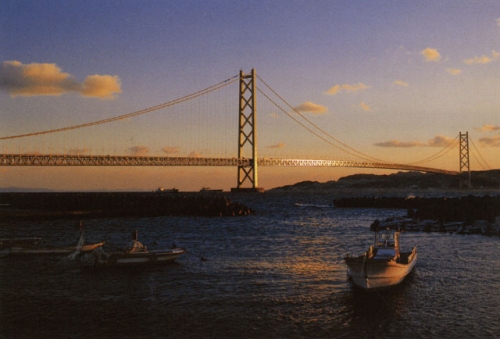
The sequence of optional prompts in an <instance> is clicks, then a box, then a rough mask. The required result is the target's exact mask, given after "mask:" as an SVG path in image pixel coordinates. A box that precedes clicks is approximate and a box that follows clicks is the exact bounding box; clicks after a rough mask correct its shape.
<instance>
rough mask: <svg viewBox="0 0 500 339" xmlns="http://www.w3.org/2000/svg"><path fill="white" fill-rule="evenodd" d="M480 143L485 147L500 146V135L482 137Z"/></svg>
mask: <svg viewBox="0 0 500 339" xmlns="http://www.w3.org/2000/svg"><path fill="white" fill-rule="evenodd" d="M479 143H480V144H481V146H484V147H500V135H495V136H494V137H491V138H480V139H479Z"/></svg>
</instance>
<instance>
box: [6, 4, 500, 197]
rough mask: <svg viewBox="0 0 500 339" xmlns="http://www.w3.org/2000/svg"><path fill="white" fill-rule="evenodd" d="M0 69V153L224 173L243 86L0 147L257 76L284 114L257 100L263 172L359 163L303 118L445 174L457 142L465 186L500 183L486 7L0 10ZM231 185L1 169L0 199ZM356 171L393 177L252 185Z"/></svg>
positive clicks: (182, 175) (498, 67)
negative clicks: (485, 180)
mask: <svg viewBox="0 0 500 339" xmlns="http://www.w3.org/2000/svg"><path fill="white" fill-rule="evenodd" d="M0 63H1V65H0V102H1V105H0V119H1V121H2V123H1V124H0V149H1V151H2V153H3V154H5V153H22V154H24V153H27V154H28V153H41V154H47V153H51V154H56V153H57V154H102V155H105V154H119V155H122V154H125V155H150V156H207V157H216V156H222V157H233V156H235V155H234V154H235V153H236V152H237V133H238V130H237V127H238V120H237V119H238V85H237V82H235V83H232V84H231V85H228V86H227V87H226V88H224V89H222V90H220V91H218V92H217V93H213V94H210V95H208V96H207V97H206V98H205V97H203V98H199V99H196V100H193V101H191V103H189V104H187V103H186V104H182V105H178V106H176V107H175V108H167V109H163V110H159V111H155V112H153V113H148V114H145V115H140V116H138V117H132V118H127V119H120V120H119V121H116V122H112V123H108V124H103V125H99V126H92V127H87V128H81V129H77V130H72V131H66V132H60V133H52V134H47V135H41V136H34V137H23V138H14V139H6V138H5V137H10V136H18V135H24V134H32V133H36V132H40V131H48V130H53V129H60V128H65V127H69V126H77V125H81V124H87V123H91V122H95V121H100V120H105V119H112V118H115V117H119V116H122V115H126V114H129V113H132V112H136V111H139V110H142V109H145V108H149V107H153V106H156V105H159V104H162V103H165V102H169V101H172V100H175V99H178V98H181V97H184V96H186V95H189V94H192V93H195V92H197V91H199V90H202V89H204V88H207V87H209V86H211V85H214V84H217V83H220V82H222V81H225V80H228V79H236V78H235V77H236V76H237V75H238V74H239V72H240V70H241V71H243V72H245V73H246V74H248V73H250V72H251V70H252V69H255V71H256V73H257V75H258V79H257V86H258V88H259V89H262V91H263V92H264V93H267V94H270V93H272V92H271V91H275V92H276V93H278V94H279V96H280V97H282V98H284V99H285V100H286V104H288V105H289V106H286V105H283V104H281V105H282V106H280V107H278V106H276V105H273V103H272V102H271V101H269V100H268V99H267V98H266V97H265V96H264V93H260V92H259V93H257V95H258V97H257V98H258V101H257V102H258V104H257V113H258V122H257V128H258V129H257V131H258V134H257V135H258V153H259V156H261V157H279V158H313V159H323V158H326V159H339V160H346V159H348V160H358V159H357V158H355V156H354V155H353V154H352V153H353V152H351V151H350V152H344V151H341V150H339V147H338V145H339V144H338V143H337V142H334V143H335V144H336V145H337V146H333V145H331V144H330V143H325V142H324V140H322V139H321V138H319V137H317V135H314V134H312V133H311V132H310V131H308V130H306V129H305V128H303V126H301V125H299V124H297V123H296V122H294V121H293V119H290V117H289V115H294V114H298V113H300V114H302V116H303V117H305V118H306V119H307V121H310V122H312V123H313V124H314V125H315V126H318V127H320V128H321V129H322V130H323V131H325V132H326V133H328V135H329V136H333V138H335V139H336V140H338V141H340V142H341V143H342V144H343V145H347V146H348V149H349V150H351V149H352V150H355V152H354V153H356V154H363V155H366V156H369V157H370V158H376V159H381V160H383V161H384V162H396V163H416V164H418V165H421V166H426V167H435V168H442V169H448V170H455V171H458V170H459V150H458V146H456V143H457V138H458V135H459V133H460V132H462V133H465V132H468V135H469V141H470V151H471V156H470V163H471V170H486V169H497V168H500V121H499V116H500V114H499V113H500V95H499V93H500V76H499V75H500V2H499V1H496V0H494V1H493V0H491V1H489V0H470V1H468V0H463V1H454V0H443V1H439V0H438V1H436V0H422V1H406V0H403V1H379V0H367V1H363V0H360V1H336V0H330V1H299V0H287V1H278V0H275V1H249V0H247V1H238V0H236V1H229V0H228V1H216V0H213V1H210V0H204V1H201V0H182V1H181V0H170V1H135V0H129V1H106V0H99V1H93V0H89V1H84V2H81V1H52V0H40V1H36V2H32V1H17V0H3V1H2V6H0ZM261 80H263V81H264V82H265V84H264V83H263V82H261ZM266 85H267V86H266ZM297 116H298V115H297ZM299 119H302V118H301V117H299ZM307 124H308V123H307ZM2 138H3V139H2ZM342 144H340V145H342ZM453 145H455V147H454V148H452V149H451V150H449V151H448V152H445V151H443V150H445V149H446V147H448V146H449V147H450V148H451V146H453ZM341 148H344V150H345V149H346V147H344V146H342V147H341ZM435 155H442V156H440V157H437V156H436V157H435ZM434 158H436V159H434ZM426 159H433V160H432V161H428V162H425V161H424V160H426ZM236 173H237V169H236V168H232V167H229V168H225V167H197V168H191V167H168V168H165V167H162V168H159V167H157V168H150V167H113V168H111V167H86V168H83V167H73V168H63V167H43V168H42V167H29V168H28V167H27V168H21V167H0V188H8V187H22V188H33V189H40V188H48V189H53V190H153V189H156V188H157V187H165V188H171V187H177V188H179V189H181V190H187V191H190V190H191V191H192V190H199V189H200V188H201V187H204V186H210V187H213V188H223V189H225V190H228V189H230V188H231V187H235V186H236V181H237V179H236ZM355 173H374V174H386V173H391V172H388V171H386V170H379V169H354V168H272V167H260V168H259V186H261V187H264V188H266V189H269V188H273V187H278V186H282V185H289V184H293V183H296V182H299V181H303V180H316V181H320V182H325V181H330V180H338V178H340V177H343V176H346V175H350V174H355Z"/></svg>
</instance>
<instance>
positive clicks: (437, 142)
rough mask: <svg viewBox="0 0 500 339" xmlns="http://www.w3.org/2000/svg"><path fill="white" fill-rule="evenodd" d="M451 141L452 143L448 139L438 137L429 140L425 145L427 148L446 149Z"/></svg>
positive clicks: (450, 139)
mask: <svg viewBox="0 0 500 339" xmlns="http://www.w3.org/2000/svg"><path fill="white" fill-rule="evenodd" d="M452 141H453V139H452V138H450V137H447V136H441V135H439V136H437V137H434V138H433V139H431V140H429V142H428V143H427V146H429V147H446V146H448V145H449V144H450V143H451V142H452Z"/></svg>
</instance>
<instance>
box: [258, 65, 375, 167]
mask: <svg viewBox="0 0 500 339" xmlns="http://www.w3.org/2000/svg"><path fill="white" fill-rule="evenodd" d="M257 77H258V78H259V80H260V81H261V82H262V83H263V84H264V85H265V86H266V87H267V88H268V89H269V90H270V91H271V92H273V93H274V95H276V96H277V97H278V98H279V99H280V100H281V101H283V102H284V103H285V104H286V105H287V106H288V107H290V109H292V111H293V112H295V113H296V114H298V115H299V116H300V117H301V118H302V119H304V120H305V121H307V122H308V123H309V124H311V125H312V126H313V127H314V128H316V129H317V130H319V131H320V132H321V133H323V134H325V135H326V136H327V137H328V138H330V139H332V140H334V141H335V142H337V143H339V144H340V145H342V146H344V147H345V148H347V149H349V150H350V151H347V150H344V149H342V148H341V147H339V146H337V145H335V144H333V143H331V142H329V141H327V140H326V139H324V138H323V137H321V136H319V135H318V134H317V133H316V132H313V131H312V130H311V129H309V128H307V127H305V126H304V125H303V124H302V123H300V122H298V121H297V120H296V119H294V118H293V117H292V116H291V115H290V114H289V113H288V112H286V111H284V110H283V109H282V108H281V107H280V109H282V110H283V112H284V113H285V114H287V115H288V116H289V117H291V118H292V119H293V120H295V121H296V122H297V123H299V124H300V125H301V126H302V127H304V128H306V129H307V130H308V131H310V132H311V133H313V134H314V135H316V136H317V137H319V138H321V139H322V140H324V141H326V142H327V143H329V144H330V145H332V146H334V147H336V148H338V149H340V150H342V151H343V152H346V153H348V154H350V155H353V156H356V157H359V158H362V159H364V160H369V161H376V162H384V161H383V160H380V159H377V158H374V157H372V156H369V155H367V154H364V153H362V152H360V151H358V150H356V149H354V148H352V147H350V146H349V145H347V144H345V143H343V142H341V141H340V140H338V139H336V138H335V137H333V136H332V135H331V134H330V133H328V132H326V131H325V130H323V129H322V128H321V127H319V126H318V125H316V124H315V123H313V122H312V121H311V120H309V119H307V118H306V117H305V116H304V115H303V114H301V113H300V112H299V111H297V110H296V109H295V108H294V107H293V106H292V105H290V104H289V103H288V102H287V101H286V100H285V99H284V98H283V97H281V96H280V95H279V94H278V93H277V92H276V91H275V90H273V89H272V88H271V87H270V86H269V85H268V84H267V83H266V82H265V81H264V80H262V78H261V77H259V76H258V75H257ZM259 91H260V90H259ZM260 92H261V93H262V91H260ZM263 94H264V93H263ZM264 95H265V94H264ZM265 96H266V97H267V98H268V99H269V97H268V96H267V95H265ZM273 103H274V102H273ZM274 104H275V105H276V106H278V105H277V104H276V103H274ZM278 107H279V106H278ZM356 153H357V154H356Z"/></svg>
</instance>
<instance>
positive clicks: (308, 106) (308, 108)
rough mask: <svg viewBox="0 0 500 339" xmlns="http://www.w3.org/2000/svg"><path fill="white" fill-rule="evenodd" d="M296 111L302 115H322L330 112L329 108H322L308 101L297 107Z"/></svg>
mask: <svg viewBox="0 0 500 339" xmlns="http://www.w3.org/2000/svg"><path fill="white" fill-rule="evenodd" d="M295 110H296V111H298V112H300V113H311V114H318V115H320V114H325V113H326V112H328V107H325V106H321V105H318V104H315V103H313V102H310V101H306V102H304V103H302V104H300V105H298V106H297V107H295Z"/></svg>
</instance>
